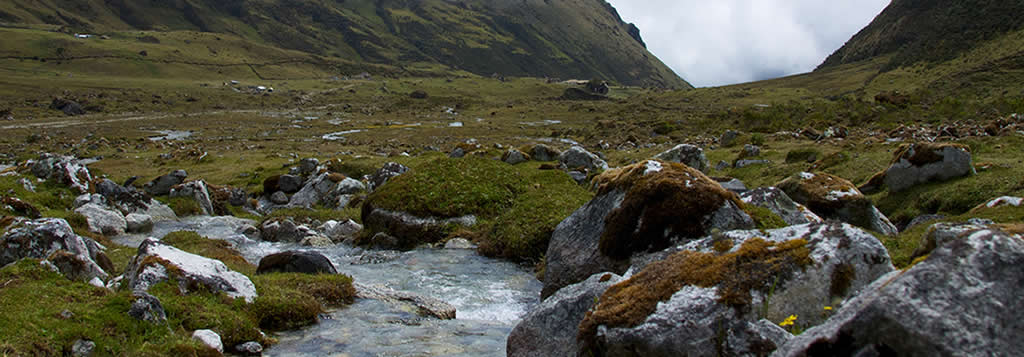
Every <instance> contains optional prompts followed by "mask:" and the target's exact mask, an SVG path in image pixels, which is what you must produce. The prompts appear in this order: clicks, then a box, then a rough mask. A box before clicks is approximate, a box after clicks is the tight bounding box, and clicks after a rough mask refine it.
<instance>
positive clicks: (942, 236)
mask: <svg viewBox="0 0 1024 357" xmlns="http://www.w3.org/2000/svg"><path fill="white" fill-rule="evenodd" d="M987 226H988V225H987V224H982V223H981V222H959V223H949V222H941V223H935V224H933V225H931V226H929V227H928V231H927V232H925V234H924V236H922V237H921V241H920V242H919V243H918V244H917V248H916V249H914V252H913V254H911V257H910V259H911V260H913V259H917V258H920V257H923V256H926V255H928V254H931V253H932V251H934V250H935V249H936V248H938V247H941V246H944V245H946V244H948V243H949V242H952V241H955V240H957V239H960V238H962V237H964V236H965V235H967V234H968V233H971V232H975V231H979V230H982V229H986V228H987Z"/></svg>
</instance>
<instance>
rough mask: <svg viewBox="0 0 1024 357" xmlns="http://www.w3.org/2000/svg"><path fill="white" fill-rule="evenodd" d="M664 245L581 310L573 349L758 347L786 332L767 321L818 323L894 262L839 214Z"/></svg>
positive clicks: (650, 352)
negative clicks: (833, 219)
mask: <svg viewBox="0 0 1024 357" xmlns="http://www.w3.org/2000/svg"><path fill="white" fill-rule="evenodd" d="M676 250H678V251H677V252H675V253H671V252H672V251H676ZM663 253H665V254H668V255H667V256H666V258H665V259H662V260H658V261H655V262H653V263H650V264H646V265H643V264H641V265H635V266H634V267H633V268H632V270H633V271H635V272H636V273H635V274H633V275H632V277H630V278H629V279H628V280H625V281H623V282H621V283H618V284H616V285H614V286H612V287H611V288H609V289H608V290H607V291H606V292H605V293H604V294H603V295H602V296H601V298H600V300H599V302H598V303H597V306H596V307H595V308H594V309H593V310H591V311H590V312H588V313H587V316H586V317H585V318H584V320H583V321H582V322H581V323H580V326H579V335H578V340H577V341H578V343H579V347H580V352H581V355H587V354H588V353H589V354H591V355H597V356H713V355H724V356H743V355H767V354H769V353H771V352H772V351H773V350H775V349H776V347H777V346H779V345H781V344H782V343H784V342H785V341H786V340H787V339H788V338H790V337H791V336H790V335H789V333H788V332H786V331H784V330H782V329H781V328H779V327H778V326H776V323H779V322H782V321H786V320H790V321H791V323H792V324H793V325H794V326H796V327H797V328H801V329H802V328H806V327H808V326H813V325H815V324H819V323H821V322H823V321H825V319H826V318H827V316H828V309H831V308H833V307H835V306H836V304H839V303H840V302H841V301H843V300H844V299H847V298H849V297H851V296H854V295H855V294H856V293H857V292H858V291H859V289H861V288H862V287H864V286H867V285H868V284H870V283H871V282H873V281H874V280H875V279H877V278H878V277H879V276H882V275H884V274H886V273H888V272H890V271H892V270H893V269H894V268H893V266H892V264H891V262H890V259H889V255H888V253H887V252H886V250H885V247H883V246H882V244H881V243H880V242H879V241H878V240H877V239H876V238H875V237H874V236H872V235H871V234H869V233H867V232H865V231H863V230H860V229H858V228H855V227H853V226H850V225H847V224H842V223H828V224H817V225H800V226H793V227H787V228H782V229H776V230H771V231H767V232H763V231H759V230H754V231H732V232H726V233H722V234H719V235H714V236H711V237H707V238H704V239H701V240H697V241H693V242H691V243H688V244H686V245H684V246H683V247H681V248H678V249H676V248H673V249H671V250H669V251H667V252H663ZM791 316H795V318H794V317H791Z"/></svg>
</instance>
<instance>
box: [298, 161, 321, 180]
mask: <svg viewBox="0 0 1024 357" xmlns="http://www.w3.org/2000/svg"><path fill="white" fill-rule="evenodd" d="M318 167H320V160H317V159H315V158H305V159H302V160H299V167H298V169H299V175H303V176H308V175H311V174H313V173H314V172H316V169H317V168H318Z"/></svg>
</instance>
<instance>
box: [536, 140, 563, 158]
mask: <svg viewBox="0 0 1024 357" xmlns="http://www.w3.org/2000/svg"><path fill="white" fill-rule="evenodd" d="M561 155H562V152H561V151H558V150H557V149H555V148H552V147H550V146H547V145H544V144H537V145H534V146H533V148H531V149H530V158H532V159H533V160H535V161H545V162H546V161H555V160H558V157H559V156H561Z"/></svg>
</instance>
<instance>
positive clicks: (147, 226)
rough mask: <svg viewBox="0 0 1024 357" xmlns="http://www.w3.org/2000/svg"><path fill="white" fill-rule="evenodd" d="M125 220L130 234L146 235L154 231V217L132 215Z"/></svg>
mask: <svg viewBox="0 0 1024 357" xmlns="http://www.w3.org/2000/svg"><path fill="white" fill-rule="evenodd" d="M124 220H125V222H126V223H127V229H128V232H130V233H146V232H150V231H152V230H153V217H152V216H150V215H145V214H138V213H130V214H128V215H127V216H125V217H124Z"/></svg>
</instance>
